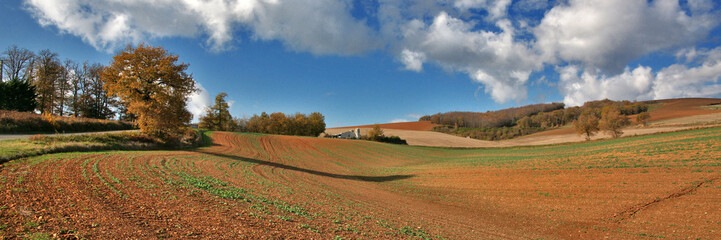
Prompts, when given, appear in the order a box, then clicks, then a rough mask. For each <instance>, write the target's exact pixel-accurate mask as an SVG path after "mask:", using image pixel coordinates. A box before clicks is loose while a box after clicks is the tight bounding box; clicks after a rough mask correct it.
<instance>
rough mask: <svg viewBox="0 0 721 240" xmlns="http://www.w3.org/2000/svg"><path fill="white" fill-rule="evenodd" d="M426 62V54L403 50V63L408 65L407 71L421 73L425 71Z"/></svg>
mask: <svg viewBox="0 0 721 240" xmlns="http://www.w3.org/2000/svg"><path fill="white" fill-rule="evenodd" d="M424 61H426V54H425V53H422V52H414V51H411V50H408V49H403V51H402V52H401V62H403V64H405V65H406V70H411V71H416V72H420V71H421V70H423V62H424Z"/></svg>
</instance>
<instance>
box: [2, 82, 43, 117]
mask: <svg viewBox="0 0 721 240" xmlns="http://www.w3.org/2000/svg"><path fill="white" fill-rule="evenodd" d="M35 97H36V94H35V87H34V86H32V85H31V84H30V83H29V82H28V81H23V80H20V79H18V78H12V79H11V80H10V81H8V82H2V83H0V109H4V110H13V111H20V112H29V111H33V110H35V107H36V105H37V102H35Z"/></svg>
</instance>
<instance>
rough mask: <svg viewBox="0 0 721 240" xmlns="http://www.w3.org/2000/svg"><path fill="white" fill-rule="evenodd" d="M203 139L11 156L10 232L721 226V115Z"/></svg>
mask: <svg viewBox="0 0 721 240" xmlns="http://www.w3.org/2000/svg"><path fill="white" fill-rule="evenodd" d="M212 139H213V145H212V146H210V147H206V148H201V149H198V150H193V151H139V152H123V151H117V152H93V153H64V154H52V155H44V156H40V157H33V158H27V159H21V160H15V161H12V162H9V163H6V164H4V165H2V167H1V168H0V219H2V222H1V223H0V235H1V236H4V238H15V237H34V238H43V237H57V238H73V237H81V238H88V239H120V238H123V239H124V238H172V239H176V238H201V239H210V238H216V239H237V238H245V239H280V238H291V239H311V238H315V239H332V238H336V239H341V238H342V239H398V238H408V239H416V238H419V239H487V238H493V239H498V238H501V239H503V238H510V239H525V238H546V239H548V238H551V239H554V238H584V239H602V238H604V237H608V238H611V239H619V238H641V237H652V238H671V239H679V238H706V239H713V238H717V237H718V236H719V234H721V211H720V210H719V206H721V179H719V177H721V128H712V129H701V130H691V131H684V132H675V133H664V134H656V135H645V136H639V137H633V138H622V139H615V140H608V141H594V142H585V143H577V144H565V145H554V146H540V147H515V148H495V149H443V148H429V147H414V146H401V145H389V144H381V143H375V142H366V141H360V140H355V141H354V140H337V139H321V138H308V137H288V136H274V135H257V134H238V133H225V132H216V133H213V134H212Z"/></svg>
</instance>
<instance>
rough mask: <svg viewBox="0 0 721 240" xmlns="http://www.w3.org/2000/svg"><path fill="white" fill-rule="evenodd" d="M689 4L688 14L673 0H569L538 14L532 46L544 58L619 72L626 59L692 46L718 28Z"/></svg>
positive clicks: (710, 15) (712, 15) (715, 18)
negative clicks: (690, 8) (541, 14)
mask: <svg viewBox="0 0 721 240" xmlns="http://www.w3.org/2000/svg"><path fill="white" fill-rule="evenodd" d="M699 2H702V1H699ZM691 5H692V6H697V7H692V8H693V9H694V11H691V14H689V13H687V12H685V11H684V10H683V9H681V7H680V5H679V2H678V1H675V0H657V1H652V2H650V3H649V1H646V0H590V1H581V0H571V1H569V3H568V4H562V5H558V6H556V7H554V8H553V9H551V10H550V11H549V12H548V13H547V14H546V15H545V16H544V17H543V20H542V21H541V24H540V25H539V26H537V27H536V29H535V36H536V38H537V44H536V47H537V48H538V49H539V50H540V51H542V52H543V53H544V56H545V59H546V60H547V61H550V62H553V61H554V60H555V59H556V58H558V59H560V60H563V61H571V62H580V63H583V64H585V65H587V66H592V67H596V68H599V69H601V70H603V71H607V72H610V73H614V74H615V73H619V72H622V71H623V69H624V68H625V66H626V64H628V63H629V62H630V61H633V60H635V59H638V58H639V57H641V56H643V55H646V54H648V53H652V52H655V51H659V50H663V49H667V48H671V47H679V46H687V45H689V44H693V43H695V42H697V41H698V40H699V39H702V38H704V37H705V36H706V35H707V34H708V32H709V31H710V30H711V29H713V28H715V27H716V26H718V24H719V21H720V19H721V17H720V16H719V14H718V12H711V11H710V9H709V8H707V7H704V6H706V4H702V3H698V4H691Z"/></svg>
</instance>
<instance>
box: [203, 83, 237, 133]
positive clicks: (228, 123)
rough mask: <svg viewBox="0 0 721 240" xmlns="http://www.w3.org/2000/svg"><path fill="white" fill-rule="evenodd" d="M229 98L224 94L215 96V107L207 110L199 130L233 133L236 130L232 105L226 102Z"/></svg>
mask: <svg viewBox="0 0 721 240" xmlns="http://www.w3.org/2000/svg"><path fill="white" fill-rule="evenodd" d="M227 96H228V94H227V93H224V92H221V93H219V94H218V95H217V96H215V105H213V106H212V107H207V108H206V109H205V114H204V115H203V116H201V117H200V123H199V124H198V127H199V128H203V129H210V130H219V131H231V130H233V129H234V128H235V127H234V125H235V122H233V116H231V115H230V111H229V108H230V105H228V102H227V101H225V98H226V97H227Z"/></svg>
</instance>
